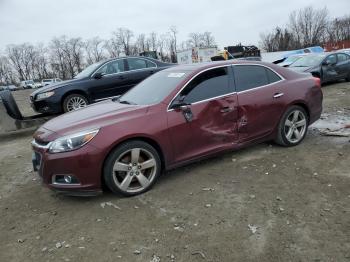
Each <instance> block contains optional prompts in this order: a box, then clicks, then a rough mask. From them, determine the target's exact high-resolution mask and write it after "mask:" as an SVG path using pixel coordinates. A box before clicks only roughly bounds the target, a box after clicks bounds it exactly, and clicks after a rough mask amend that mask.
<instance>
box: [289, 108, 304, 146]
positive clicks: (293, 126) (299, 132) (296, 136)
mask: <svg viewBox="0 0 350 262" xmlns="http://www.w3.org/2000/svg"><path fill="white" fill-rule="evenodd" d="M306 127H307V119H306V116H305V114H304V113H303V112H302V111H300V110H294V111H292V112H291V113H290V114H289V115H288V117H287V118H286V121H285V123H284V135H285V137H286V139H287V140H288V142H290V143H293V144H296V143H298V142H300V141H301V140H302V139H303V137H304V135H305V132H306Z"/></svg>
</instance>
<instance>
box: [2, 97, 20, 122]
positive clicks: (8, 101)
mask: <svg viewBox="0 0 350 262" xmlns="http://www.w3.org/2000/svg"><path fill="white" fill-rule="evenodd" d="M0 97H1V100H2V102H3V104H4V106H5V108H6V111H7V113H8V114H9V116H11V117H12V118H14V119H18V120H22V119H23V116H22V114H21V111H19V108H18V106H17V103H16V101H15V99H14V98H13V96H12V94H11V91H9V90H4V91H1V92H0Z"/></svg>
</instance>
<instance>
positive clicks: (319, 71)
mask: <svg viewBox="0 0 350 262" xmlns="http://www.w3.org/2000/svg"><path fill="white" fill-rule="evenodd" d="M288 68H290V69H292V70H294V71H297V72H305V73H311V74H312V75H313V76H315V77H319V78H320V79H321V83H326V82H330V81H335V80H341V79H346V80H347V81H350V55H348V54H346V53H322V54H309V55H307V56H304V57H302V58H300V59H298V60H297V61H296V62H294V63H293V64H291V65H290V66H289V67H288Z"/></svg>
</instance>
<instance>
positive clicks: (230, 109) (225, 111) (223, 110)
mask: <svg viewBox="0 0 350 262" xmlns="http://www.w3.org/2000/svg"><path fill="white" fill-rule="evenodd" d="M232 111H233V108H232V107H229V106H225V107H223V108H221V110H220V112H221V113H229V112H232Z"/></svg>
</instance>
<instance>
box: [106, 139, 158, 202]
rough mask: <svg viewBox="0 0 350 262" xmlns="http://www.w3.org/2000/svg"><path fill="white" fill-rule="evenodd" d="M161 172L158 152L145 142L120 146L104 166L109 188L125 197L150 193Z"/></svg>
mask: <svg viewBox="0 0 350 262" xmlns="http://www.w3.org/2000/svg"><path fill="white" fill-rule="evenodd" d="M160 172H161V161H160V158H159V154H158V152H157V151H156V150H155V149H154V148H153V147H152V146H151V145H149V144H148V143H145V142H143V141H136V140H135V141H130V142H126V143H124V144H122V145H120V146H118V147H117V148H116V149H115V150H114V151H112V153H111V154H110V155H109V157H108V158H107V160H106V162H105V166H104V173H103V175H104V180H105V183H106V185H107V186H108V188H109V189H110V190H111V191H112V192H114V193H119V194H122V195H124V196H134V195H138V194H141V193H144V192H146V191H148V190H149V189H150V188H151V187H152V186H153V184H154V183H155V181H156V179H157V178H158V176H159V174H160Z"/></svg>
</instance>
